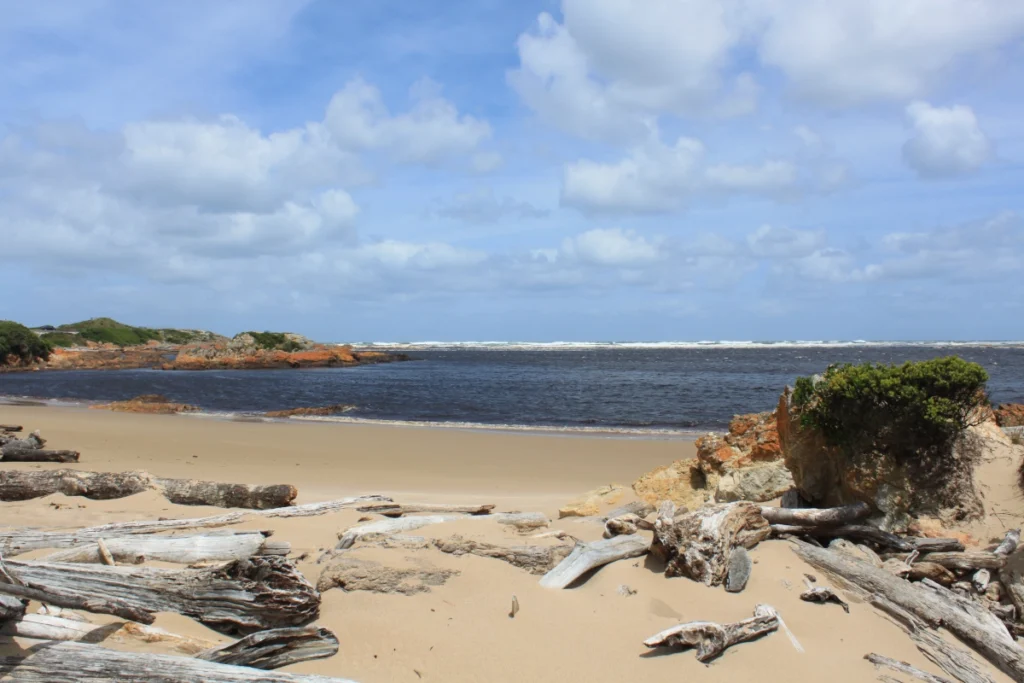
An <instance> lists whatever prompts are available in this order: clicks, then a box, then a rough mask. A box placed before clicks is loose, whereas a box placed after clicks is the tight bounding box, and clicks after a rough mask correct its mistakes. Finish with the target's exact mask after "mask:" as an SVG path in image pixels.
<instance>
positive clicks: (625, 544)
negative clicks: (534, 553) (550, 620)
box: [540, 534, 651, 588]
mask: <svg viewBox="0 0 1024 683" xmlns="http://www.w3.org/2000/svg"><path fill="white" fill-rule="evenodd" d="M650 549H651V542H650V541H648V540H647V539H646V538H644V537H643V536H640V535H639V534H632V535H629V536H615V537H614V538H609V539H605V540H603V541H597V542H595V543H577V544H576V547H575V548H573V550H572V552H571V553H569V556H568V557H566V558H565V559H564V560H562V561H561V562H560V563H559V564H558V566H557V567H555V568H554V569H552V570H551V571H549V572H548V573H547V574H545V575H544V577H543V578H541V580H540V585H542V586H544V587H545V588H566V587H568V586H570V585H571V584H572V583H573V582H574V581H576V580H577V579H578V578H580V577H581V576H583V575H584V574H586V573H587V572H589V571H590V570H591V569H596V568H597V567H603V566H604V565H606V564H608V563H610V562H615V561H616V560H625V559H628V558H630V557H639V556H641V555H646V554H647V552H648V551H649V550H650Z"/></svg>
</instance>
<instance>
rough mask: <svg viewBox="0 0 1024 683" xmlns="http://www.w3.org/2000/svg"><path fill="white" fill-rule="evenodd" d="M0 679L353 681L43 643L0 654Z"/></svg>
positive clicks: (50, 682) (66, 682)
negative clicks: (4, 655)
mask: <svg viewBox="0 0 1024 683" xmlns="http://www.w3.org/2000/svg"><path fill="white" fill-rule="evenodd" d="M5 676H6V678H3V677H5ZM0 678H3V680H5V681H12V682H13V683H111V682H112V681H131V682H132V683H182V681H202V682H203V683H353V682H352V681H349V680H347V679H341V678H327V677H324V676H314V675H310V674H289V673H284V672H280V671H261V670H259V669H253V668H251V667H247V666H231V665H229V664H219V663H216V662H207V661H203V660H201V659H196V658H192V657H177V656H174V655H157V654H149V653H139V652H120V651H117V650H110V649H107V648H103V647H98V646H96V645H86V644H83V643H73V642H69V643H43V644H40V645H38V646H36V647H32V648H28V649H26V650H24V651H23V652H21V653H19V654H17V655H13V656H6V657H0Z"/></svg>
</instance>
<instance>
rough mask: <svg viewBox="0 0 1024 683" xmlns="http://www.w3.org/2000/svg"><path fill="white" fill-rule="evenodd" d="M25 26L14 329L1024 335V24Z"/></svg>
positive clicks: (601, 2) (1015, 16) (452, 17)
mask: <svg viewBox="0 0 1024 683" xmlns="http://www.w3.org/2000/svg"><path fill="white" fill-rule="evenodd" d="M0 12H2V15H3V17H4V21H3V22H0V59H2V61H3V64H4V68H3V69H2V70H0V239H2V243H3V245H4V251H5V254H6V256H7V258H6V259H5V260H4V267H3V268H2V269H0V286H2V287H3V288H4V290H5V291H6V292H7V293H8V296H6V297H5V298H4V301H5V303H4V305H3V310H2V311H0V317H5V318H12V319H17V320H21V321H24V322H27V323H30V324H43V323H48V322H64V321H69V320H75V319H81V318H84V317H90V316H97V315H111V316H114V317H117V318H119V319H123V320H125V321H128V322H132V323H134V324H139V325H159V326H169V325H174V326H189V327H204V328H210V329H214V330H216V331H219V332H224V333H233V332H236V331H239V330H243V329H251V328H258V329H288V330H294V331H298V332H303V333H306V334H309V335H311V336H314V337H317V338H320V339H336V340H395V341H398V340H425V339H436V340H474V339H475V340H497V339H508V340H512V339H514V340H535V341H550V340H588V339H589V340H701V339H753V340H771V339H1022V338H1024V295H1022V294H1021V293H1020V287H1019V284H1018V282H1019V278H1020V275H1021V273H1022V272H1024V213H1022V212H1024V200H1022V197H1024V192H1022V190H1021V188H1024V165H1022V161H1024V88H1022V84H1024V59H1022V57H1024V3H1018V2H1006V1H1005V0H902V1H901V2H899V3H893V2H889V1H888V0H829V1H828V2H825V1H823V0H714V1H713V0H644V1H643V2H641V1H640V0H563V1H562V2H518V3H511V2H498V1H497V0H481V1H479V2H469V1H463V0H456V1H452V2H437V1H433V0H431V1H424V2H416V3H411V2H395V1H390V0H384V1H382V0H376V1H374V2H368V1H367V2H364V1H362V0H350V1H347V2H337V1H327V0H246V1H245V2H241V1H229V0H220V1H218V2H198V1H191V0H184V1H181V2H175V3H138V2H127V1H124V2H121V1H113V0H76V1H74V2H72V1H70V0H69V1H66V2H65V1H58V0H52V1H50V2H45V3H34V4H30V3H22V2H14V1H7V0H0Z"/></svg>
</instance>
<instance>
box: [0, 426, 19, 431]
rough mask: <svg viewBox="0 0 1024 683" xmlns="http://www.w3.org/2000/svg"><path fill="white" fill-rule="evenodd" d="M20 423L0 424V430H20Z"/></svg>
mask: <svg viewBox="0 0 1024 683" xmlns="http://www.w3.org/2000/svg"><path fill="white" fill-rule="evenodd" d="M21 430H22V426H21V425H0V432H20V431H21Z"/></svg>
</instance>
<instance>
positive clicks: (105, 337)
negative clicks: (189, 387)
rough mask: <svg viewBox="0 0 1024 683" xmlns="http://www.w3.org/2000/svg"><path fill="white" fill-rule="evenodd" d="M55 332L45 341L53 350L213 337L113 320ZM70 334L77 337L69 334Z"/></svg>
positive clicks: (187, 341)
mask: <svg viewBox="0 0 1024 683" xmlns="http://www.w3.org/2000/svg"><path fill="white" fill-rule="evenodd" d="M56 329H57V332H52V333H49V334H47V335H46V339H47V341H49V342H51V343H52V344H53V345H54V346H81V345H83V344H84V343H85V342H87V341H92V342H100V343H108V344H116V345H118V346H138V345H141V344H145V343H147V342H149V341H151V340H154V339H155V340H157V341H161V342H165V343H167V344H191V343H194V342H199V341H209V340H211V339H213V338H216V335H213V334H210V333H208V332H204V331H202V330H177V329H174V328H163V329H151V328H148V327H133V326H132V325H126V324H124V323H122V322H118V321H117V320H114V319H113V318H90V319H89V320H83V321H81V322H77V323H69V324H67V325H60V326H59V327H57V328H56ZM72 332H77V333H78V334H70V333H72Z"/></svg>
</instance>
